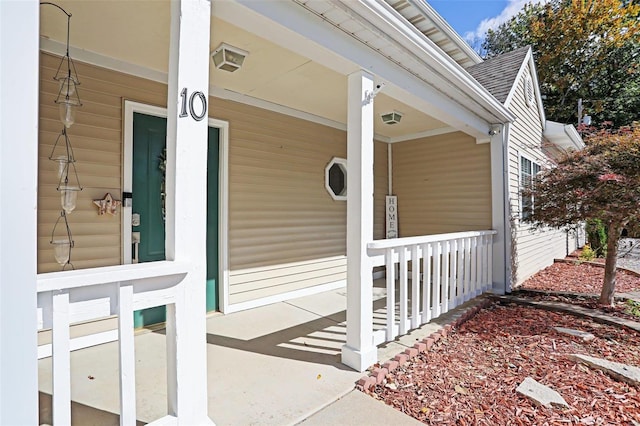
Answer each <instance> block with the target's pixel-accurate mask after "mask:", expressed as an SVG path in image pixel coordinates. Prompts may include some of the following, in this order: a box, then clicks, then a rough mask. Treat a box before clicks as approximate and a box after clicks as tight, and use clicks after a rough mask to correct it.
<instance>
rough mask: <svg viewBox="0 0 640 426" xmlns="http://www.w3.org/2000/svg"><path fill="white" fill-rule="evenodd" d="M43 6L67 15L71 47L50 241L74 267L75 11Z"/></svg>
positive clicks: (60, 76) (63, 64) (64, 71)
mask: <svg viewBox="0 0 640 426" xmlns="http://www.w3.org/2000/svg"><path fill="white" fill-rule="evenodd" d="M40 5H50V6H54V7H56V8H58V9H59V10H61V11H62V12H63V13H64V14H65V15H66V16H67V46H66V47H67V49H66V54H65V56H64V57H63V58H62V59H61V60H60V65H58V69H57V71H56V74H55V76H54V77H53V79H54V80H55V81H57V82H58V83H59V89H58V96H57V97H56V99H55V101H54V102H55V103H56V104H58V111H59V114H60V121H61V122H62V124H63V127H62V131H61V132H60V134H59V135H58V138H57V139H56V142H55V144H54V145H53V149H52V150H51V154H50V155H49V160H52V161H55V162H57V163H58V186H57V187H56V190H57V191H58V192H59V193H60V204H61V205H62V210H61V211H60V216H58V219H57V220H56V223H55V225H54V226H53V230H52V231H51V240H50V244H52V245H53V251H54V256H55V259H56V262H58V264H59V265H60V266H62V270H65V269H66V268H67V266H69V267H71V269H74V267H73V264H72V263H71V249H73V245H74V243H73V237H72V235H71V228H69V222H68V220H67V215H68V214H70V213H71V212H72V211H73V210H74V209H75V208H76V200H77V198H78V192H80V191H82V186H80V180H79V179H78V172H77V170H76V166H75V162H76V159H75V157H74V155H73V147H72V146H71V140H70V139H69V135H68V133H67V129H68V128H69V127H71V125H72V124H73V123H74V122H75V112H76V109H77V108H78V107H81V106H82V103H81V102H80V96H79V94H78V87H77V86H79V85H80V81H79V80H78V73H77V72H76V67H75V65H74V63H73V60H72V59H71V56H70V55H69V32H70V31H69V30H70V25H71V14H70V13H67V11H66V10H64V9H63V8H61V7H60V6H58V5H57V4H54V3H49V2H42V3H40Z"/></svg>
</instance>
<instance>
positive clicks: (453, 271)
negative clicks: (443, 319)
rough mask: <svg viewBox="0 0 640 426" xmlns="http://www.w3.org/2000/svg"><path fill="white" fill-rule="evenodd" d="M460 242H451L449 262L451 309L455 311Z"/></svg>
mask: <svg viewBox="0 0 640 426" xmlns="http://www.w3.org/2000/svg"><path fill="white" fill-rule="evenodd" d="M457 243H458V242H457V241H456V240H451V242H449V248H450V251H449V259H450V260H449V262H450V270H449V276H450V279H449V309H453V308H455V307H456V306H457V303H456V301H457V298H456V276H457V273H458V258H457V255H456V254H457V251H458V244H457Z"/></svg>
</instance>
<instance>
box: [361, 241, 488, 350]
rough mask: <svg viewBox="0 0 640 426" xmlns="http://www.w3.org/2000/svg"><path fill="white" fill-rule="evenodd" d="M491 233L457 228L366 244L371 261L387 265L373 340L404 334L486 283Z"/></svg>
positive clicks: (484, 287) (379, 341)
mask: <svg viewBox="0 0 640 426" xmlns="http://www.w3.org/2000/svg"><path fill="white" fill-rule="evenodd" d="M496 233H497V232H496V231H473V232H458V233H452V234H439V235H426V236H420V237H408V238H396V239H389V240H378V241H374V242H372V243H369V244H368V245H367V248H368V252H369V256H370V257H371V258H372V262H373V266H385V267H386V284H387V306H386V327H385V328H384V329H382V330H378V331H376V332H375V333H374V343H375V344H376V345H378V344H380V343H383V342H385V341H391V340H393V339H394V338H395V337H396V336H398V335H402V334H406V333H407V330H409V329H413V328H417V327H419V326H421V325H422V324H425V323H428V322H429V321H431V320H432V319H434V318H437V317H439V316H440V315H442V314H444V313H445V312H447V311H449V310H451V309H453V308H455V307H456V306H458V305H460V304H462V303H464V302H466V301H467V300H469V299H471V298H473V297H476V296H478V295H480V294H481V293H483V292H484V291H486V290H488V289H489V288H491V284H492V264H493V258H492V243H493V235H495V234H496ZM409 262H410V263H411V269H410V270H409ZM396 265H398V266H397V269H398V271H399V273H398V275H399V277H398V279H397V280H396ZM409 284H410V285H411V286H410V287H409ZM396 286H397V287H396ZM398 287H399V289H398ZM397 289H398V290H399V292H398V300H397V301H396V290H397ZM397 305H399V316H398V318H397V319H396V306H397Z"/></svg>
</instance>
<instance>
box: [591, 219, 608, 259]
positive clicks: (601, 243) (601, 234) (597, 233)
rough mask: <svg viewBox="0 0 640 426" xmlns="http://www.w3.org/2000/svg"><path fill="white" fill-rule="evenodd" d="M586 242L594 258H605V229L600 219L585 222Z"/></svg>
mask: <svg viewBox="0 0 640 426" xmlns="http://www.w3.org/2000/svg"><path fill="white" fill-rule="evenodd" d="M586 231H587V241H589V245H590V246H591V250H593V253H594V256H595V257H605V256H606V254H607V228H606V227H605V226H604V224H603V223H602V221H601V220H600V219H588V220H587V226H586Z"/></svg>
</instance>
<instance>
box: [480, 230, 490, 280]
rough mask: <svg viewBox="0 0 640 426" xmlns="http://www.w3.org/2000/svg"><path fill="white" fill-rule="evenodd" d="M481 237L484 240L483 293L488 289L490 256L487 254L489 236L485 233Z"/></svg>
mask: <svg viewBox="0 0 640 426" xmlns="http://www.w3.org/2000/svg"><path fill="white" fill-rule="evenodd" d="M480 238H481V241H482V288H481V289H480V290H481V293H484V292H485V291H486V290H487V270H488V262H487V261H488V260H489V258H488V256H487V247H488V246H487V238H486V237H485V236H484V235H483V236H482V237H480Z"/></svg>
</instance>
